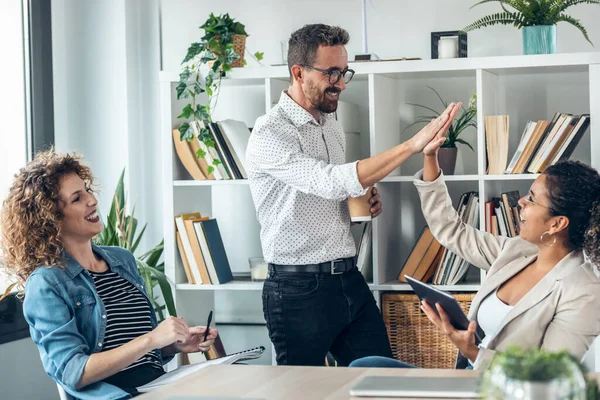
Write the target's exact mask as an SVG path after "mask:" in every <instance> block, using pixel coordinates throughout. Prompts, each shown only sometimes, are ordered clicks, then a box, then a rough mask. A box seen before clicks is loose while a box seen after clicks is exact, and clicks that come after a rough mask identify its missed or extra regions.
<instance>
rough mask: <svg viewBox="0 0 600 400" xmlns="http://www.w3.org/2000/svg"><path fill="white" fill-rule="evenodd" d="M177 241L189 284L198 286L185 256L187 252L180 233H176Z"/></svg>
mask: <svg viewBox="0 0 600 400" xmlns="http://www.w3.org/2000/svg"><path fill="white" fill-rule="evenodd" d="M175 234H176V238H175V240H176V241H177V250H179V255H180V256H181V263H182V264H183V270H184V271H185V277H186V278H187V281H188V283H191V284H196V280H195V279H194V275H193V274H192V269H191V268H190V264H189V262H188V259H187V256H186V255H185V250H184V248H183V242H182V241H181V235H180V234H179V231H176V232H175Z"/></svg>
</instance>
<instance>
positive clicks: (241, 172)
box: [173, 119, 250, 180]
mask: <svg viewBox="0 0 600 400" xmlns="http://www.w3.org/2000/svg"><path fill="white" fill-rule="evenodd" d="M192 126H193V127H194V132H195V134H194V137H193V138H192V140H191V141H189V142H188V141H181V139H180V133H179V130H177V129H175V130H173V142H174V144H175V151H176V152H177V155H178V157H179V159H180V160H181V163H182V164H183V166H184V167H185V169H186V170H187V171H188V172H189V174H190V175H191V176H192V178H194V179H195V180H204V179H248V175H247V174H246V169H245V167H244V165H245V163H246V147H247V146H248V139H249V138H250V130H249V129H248V127H247V126H246V124H244V123H243V122H241V121H234V120H231V119H228V120H225V121H221V122H208V121H200V122H198V123H197V124H196V123H193V124H192ZM202 128H206V129H207V131H208V136H209V138H210V139H208V140H205V139H203V140H200V139H199V138H202V134H201V132H200V129H202ZM207 143H208V144H209V145H207Z"/></svg>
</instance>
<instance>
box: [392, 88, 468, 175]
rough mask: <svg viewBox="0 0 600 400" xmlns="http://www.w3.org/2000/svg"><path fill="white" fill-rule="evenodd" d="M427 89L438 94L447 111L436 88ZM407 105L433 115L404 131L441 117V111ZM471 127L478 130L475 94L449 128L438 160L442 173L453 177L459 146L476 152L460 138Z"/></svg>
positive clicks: (424, 117) (446, 104)
mask: <svg viewBox="0 0 600 400" xmlns="http://www.w3.org/2000/svg"><path fill="white" fill-rule="evenodd" d="M427 88H429V89H430V90H431V91H433V93H435V94H436V96H437V97H438V99H439V100H440V102H441V103H442V106H443V108H442V111H443V110H445V109H446V108H447V107H448V103H447V102H446V101H444V99H442V97H441V96H440V94H439V93H438V92H437V90H435V89H434V88H432V87H430V86H427ZM407 104H409V105H411V106H414V107H419V108H422V109H425V110H427V111H429V112H431V114H430V115H421V116H419V117H417V120H416V121H415V122H413V123H412V124H410V125H408V126H407V127H406V128H404V131H406V130H407V129H408V128H410V127H411V126H413V125H416V124H428V123H429V122H430V121H431V120H432V119H434V118H437V117H439V115H440V111H437V110H435V109H433V108H431V107H427V106H424V105H422V104H415V103H407ZM469 127H472V128H475V129H477V95H476V94H473V96H471V99H470V100H469V105H468V106H467V107H466V108H465V107H464V106H463V107H462V113H461V115H460V116H459V117H457V118H456V119H455V120H454V122H453V123H452V125H450V127H449V128H448V135H447V137H446V141H445V142H444V144H443V145H442V147H441V148H440V150H439V153H438V160H439V163H440V168H441V169H442V171H444V174H445V175H453V174H454V169H455V167H456V156H457V154H458V148H457V147H456V145H457V144H462V145H465V146H467V147H469V148H470V149H471V150H472V151H475V150H474V149H473V146H471V145H470V144H469V142H467V141H466V140H464V139H461V138H459V136H460V134H461V133H463V132H464V131H465V129H467V128H469ZM404 131H403V132H404Z"/></svg>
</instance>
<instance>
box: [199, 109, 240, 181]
mask: <svg viewBox="0 0 600 400" xmlns="http://www.w3.org/2000/svg"><path fill="white" fill-rule="evenodd" d="M193 127H194V132H195V133H196V136H197V137H199V138H201V137H202V134H201V132H200V129H206V131H207V132H208V136H209V137H210V138H211V140H212V141H213V143H214V145H213V146H207V145H206V143H205V142H204V141H203V140H199V141H198V142H199V144H200V148H201V149H202V150H203V152H204V153H203V155H204V159H205V160H206V162H207V163H208V165H211V166H212V167H213V168H214V171H213V174H214V175H215V178H216V179H223V180H228V179H231V177H230V176H229V173H228V172H227V170H226V169H225V166H224V164H223V160H221V157H220V155H219V153H218V152H217V148H216V143H215V139H214V137H212V135H211V133H210V129H209V127H208V126H207V123H206V121H198V123H197V124H193Z"/></svg>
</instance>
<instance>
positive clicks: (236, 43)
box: [231, 35, 246, 68]
mask: <svg viewBox="0 0 600 400" xmlns="http://www.w3.org/2000/svg"><path fill="white" fill-rule="evenodd" d="M233 51H235V53H236V54H237V55H238V56H240V58H238V59H237V60H235V61H233V62H232V63H231V66H232V67H233V68H241V67H243V66H244V53H245V52H246V36H245V35H233Z"/></svg>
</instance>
